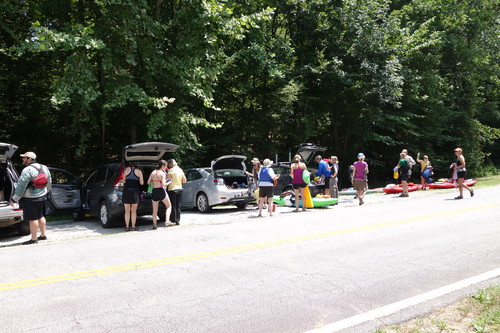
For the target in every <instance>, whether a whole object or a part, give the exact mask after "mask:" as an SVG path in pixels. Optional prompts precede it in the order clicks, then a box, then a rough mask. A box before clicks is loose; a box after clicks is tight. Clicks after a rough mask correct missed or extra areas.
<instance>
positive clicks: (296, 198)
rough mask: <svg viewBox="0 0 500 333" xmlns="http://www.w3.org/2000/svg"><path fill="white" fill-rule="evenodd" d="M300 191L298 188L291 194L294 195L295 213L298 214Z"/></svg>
mask: <svg viewBox="0 0 500 333" xmlns="http://www.w3.org/2000/svg"><path fill="white" fill-rule="evenodd" d="M300 189H301V187H299V188H298V189H294V190H293V192H294V193H295V211H296V212H298V211H299V198H300V196H299V193H300Z"/></svg>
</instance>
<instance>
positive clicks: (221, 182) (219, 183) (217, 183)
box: [214, 178, 224, 185]
mask: <svg viewBox="0 0 500 333" xmlns="http://www.w3.org/2000/svg"><path fill="white" fill-rule="evenodd" d="M214 184H215V185H224V179H222V178H214Z"/></svg>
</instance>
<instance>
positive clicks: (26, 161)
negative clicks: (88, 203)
mask: <svg viewBox="0 0 500 333" xmlns="http://www.w3.org/2000/svg"><path fill="white" fill-rule="evenodd" d="M21 157H22V158H23V165H24V166H25V168H24V169H23V171H22V172H21V175H20V176H19V181H18V183H17V186H16V192H15V194H14V195H13V196H12V201H11V203H10V205H11V206H13V205H14V203H15V202H17V201H19V207H20V208H22V209H23V216H24V219H25V220H28V221H29V223H30V231H31V239H30V240H29V241H26V242H24V243H23V244H36V243H38V241H39V240H46V239H47V236H46V235H45V229H46V224H47V223H46V221H45V217H44V213H45V201H46V200H47V195H48V193H49V192H50V190H51V188H52V176H51V175H50V171H49V169H48V168H47V167H46V166H45V165H43V164H40V163H38V162H36V154H35V153H34V152H31V151H28V152H26V153H24V154H21ZM38 229H40V236H39V237H37V234H38Z"/></svg>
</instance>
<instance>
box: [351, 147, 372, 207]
mask: <svg viewBox="0 0 500 333" xmlns="http://www.w3.org/2000/svg"><path fill="white" fill-rule="evenodd" d="M353 166H354V168H353V170H352V179H353V180H354V189H355V190H356V196H357V198H358V200H359V204H360V205H362V204H364V203H365V202H364V201H363V198H364V196H365V191H366V178H365V175H366V174H368V163H366V162H365V154H363V153H359V154H358V161H357V162H354V164H353Z"/></svg>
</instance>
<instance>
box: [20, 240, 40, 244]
mask: <svg viewBox="0 0 500 333" xmlns="http://www.w3.org/2000/svg"><path fill="white" fill-rule="evenodd" d="M36 243H38V241H37V240H36V239H30V240H29V241H26V242H24V243H23V245H30V244H36Z"/></svg>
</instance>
